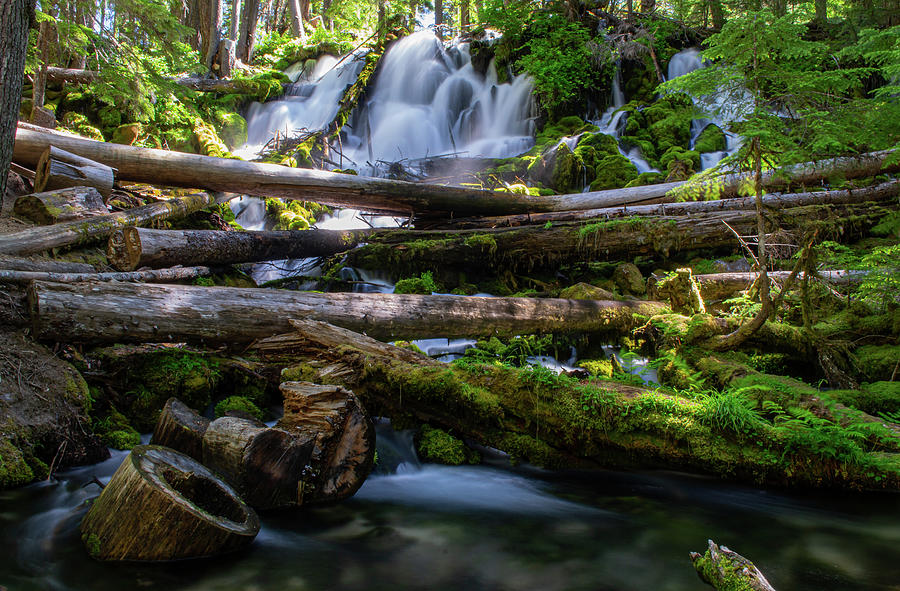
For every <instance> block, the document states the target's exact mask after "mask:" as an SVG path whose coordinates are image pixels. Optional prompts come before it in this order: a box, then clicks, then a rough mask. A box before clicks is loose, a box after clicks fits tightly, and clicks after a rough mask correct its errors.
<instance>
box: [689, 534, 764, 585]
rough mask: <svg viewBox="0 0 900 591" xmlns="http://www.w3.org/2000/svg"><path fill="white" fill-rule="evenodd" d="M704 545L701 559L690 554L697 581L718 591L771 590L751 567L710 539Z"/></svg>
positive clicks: (693, 553) (742, 559)
mask: <svg viewBox="0 0 900 591" xmlns="http://www.w3.org/2000/svg"><path fill="white" fill-rule="evenodd" d="M708 544H709V548H708V549H707V550H706V553H705V554H704V555H703V556H701V555H700V554H698V553H697V552H691V554H690V556H691V562H692V563H693V564H694V568H695V569H696V570H697V575H699V577H700V580H701V581H703V582H704V583H707V584H709V585H711V586H712V587H713V588H714V589H717V590H719V591H775V588H774V587H772V584H771V583H769V581H768V580H766V577H765V576H763V574H762V573H761V572H760V570H759V569H758V568H756V565H755V564H753V563H752V562H750V561H749V560H747V559H746V558H744V557H743V556H741V555H740V554H738V553H737V552H734V551H732V550H729V549H728V548H726V547H725V546H721V547H720V546H719V545H718V544H716V543H715V542H713V541H712V540H708Z"/></svg>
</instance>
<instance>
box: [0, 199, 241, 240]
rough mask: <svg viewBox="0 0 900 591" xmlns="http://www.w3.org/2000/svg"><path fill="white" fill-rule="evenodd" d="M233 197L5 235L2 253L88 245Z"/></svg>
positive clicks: (171, 203) (172, 203)
mask: <svg viewBox="0 0 900 591" xmlns="http://www.w3.org/2000/svg"><path fill="white" fill-rule="evenodd" d="M232 197H234V195H230V194H226V193H218V194H209V193H193V194H190V195H185V196H183V197H176V198H173V199H169V200H168V201H159V202H157V203H151V204H149V205H143V206H141V207H135V208H134V209H129V210H127V211H120V212H117V213H110V214H107V215H101V216H96V217H92V218H87V219H84V220H75V221H71V222H64V223H61V224H54V225H52V226H45V227H41V228H30V229H28V230H22V231H20V232H14V233H12V234H3V235H0V254H30V253H34V252H42V251H45V250H50V249H51V248H57V247H59V246H69V245H73V244H79V245H80V244H88V243H90V242H93V241H96V240H103V239H105V238H108V237H109V236H110V234H112V233H113V232H114V231H115V230H116V228H120V227H123V226H135V225H145V224H150V223H153V222H156V221H159V220H165V219H170V218H177V217H184V216H186V215H188V214H191V213H193V212H195V211H197V210H200V209H203V208H204V207H209V206H211V205H216V204H218V203H224V202H226V201H229V200H231V198H232Z"/></svg>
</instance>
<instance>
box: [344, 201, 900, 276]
mask: <svg viewBox="0 0 900 591" xmlns="http://www.w3.org/2000/svg"><path fill="white" fill-rule="evenodd" d="M896 207H897V206H896V205H895V204H893V203H890V202H888V203H885V204H884V205H872V204H870V203H861V204H850V205H824V206H816V205H809V206H805V207H792V208H788V209H783V210H775V211H769V210H767V211H766V212H765V214H764V215H765V219H766V221H767V224H768V226H769V227H770V228H773V229H780V230H782V231H785V232H800V233H802V232H803V231H804V230H806V229H813V228H815V227H816V226H817V225H822V226H824V227H825V228H833V230H832V231H835V230H836V231H838V232H842V231H843V232H846V233H845V234H843V235H842V238H843V239H847V238H848V237H849V236H857V235H862V233H863V232H865V231H866V230H867V229H868V228H870V227H871V226H873V225H875V224H876V223H878V221H879V220H880V219H881V217H883V216H884V215H886V214H887V213H890V212H891V211H895V210H896ZM723 222H725V223H727V224H729V225H730V226H731V227H732V228H734V230H735V231H736V232H738V233H739V234H741V235H751V234H755V232H756V227H757V216H756V212H755V211H752V210H736V211H727V210H726V211H716V212H711V213H702V214H696V215H691V216H646V217H625V218H622V219H610V220H607V219H604V218H599V219H594V220H587V221H585V222H584V223H581V224H554V225H553V226H552V227H550V228H545V227H542V226H525V227H522V228H509V229H507V228H497V229H491V230H481V231H476V230H464V231H458V232H441V231H399V230H395V231H385V230H379V231H376V232H373V233H372V234H371V235H370V236H369V237H368V239H367V242H368V244H367V245H366V246H363V247H360V248H357V249H356V250H353V251H351V252H350V253H348V255H347V258H346V261H345V263H346V264H347V265H350V266H354V267H361V268H363V269H384V268H391V269H392V270H393V271H394V272H396V273H398V274H399V275H400V276H407V277H408V276H411V275H416V274H418V273H421V272H423V271H433V272H437V273H441V272H447V271H448V270H454V269H460V270H469V271H471V270H473V269H475V270H478V272H479V273H481V274H490V273H497V272H501V271H512V272H521V271H525V272H527V271H531V270H532V269H551V268H558V266H559V265H561V264H566V263H572V262H579V261H585V260H588V261H617V260H631V259H632V258H633V257H635V256H639V255H651V256H662V257H670V256H673V255H674V254H676V253H678V252H684V251H689V250H695V249H710V248H720V247H737V245H738V242H737V240H736V238H735V236H734V234H733V233H732V231H731V230H730V229H729V228H728V226H726V225H725V223H723ZM851 222H852V223H851ZM832 224H843V225H842V226H840V225H837V226H835V225H832ZM838 228H840V229H838Z"/></svg>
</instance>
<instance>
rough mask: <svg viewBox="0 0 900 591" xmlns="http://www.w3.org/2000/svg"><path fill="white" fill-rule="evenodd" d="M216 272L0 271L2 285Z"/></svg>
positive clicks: (168, 278) (155, 279) (164, 279)
mask: <svg viewBox="0 0 900 591" xmlns="http://www.w3.org/2000/svg"><path fill="white" fill-rule="evenodd" d="M214 272H215V270H214V269H212V268H210V267H172V268H169V269H153V270H145V271H124V272H117V273H93V272H92V273H79V272H76V273H60V272H56V271H12V270H6V269H0V283H30V282H32V281H56V282H59V283H78V282H82V281H131V282H139V283H144V282H146V283H168V282H172V281H185V280H187V279H196V278H197V277H207V276H209V275H212V274H213V273H214Z"/></svg>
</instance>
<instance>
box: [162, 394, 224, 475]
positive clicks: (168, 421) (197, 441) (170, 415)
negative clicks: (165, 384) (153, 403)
mask: <svg viewBox="0 0 900 591" xmlns="http://www.w3.org/2000/svg"><path fill="white" fill-rule="evenodd" d="M209 423H210V421H209V419H207V418H206V417H202V416H200V415H199V414H197V413H196V412H194V410H193V409H191V408H190V407H189V406H188V405H186V404H185V403H183V402H182V401H180V400H178V399H177V398H169V399H168V400H167V401H166V405H165V406H164V407H163V409H162V412H161V413H160V414H159V420H158V421H156V427H154V429H153V437H152V438H151V439H150V444H151V445H162V446H165V447H171V448H172V449H175V450H178V451H180V452H181V453H183V454H187V455H189V456H191V457H192V458H194V459H195V460H202V459H203V435H204V434H205V433H206V430H207V429H208V428H209Z"/></svg>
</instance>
